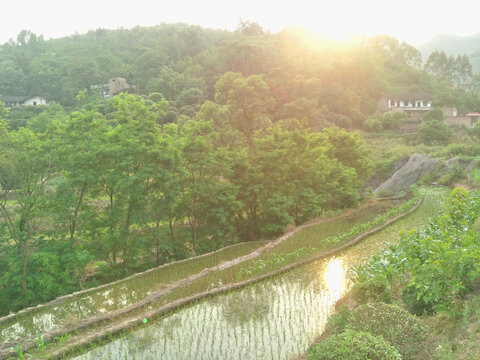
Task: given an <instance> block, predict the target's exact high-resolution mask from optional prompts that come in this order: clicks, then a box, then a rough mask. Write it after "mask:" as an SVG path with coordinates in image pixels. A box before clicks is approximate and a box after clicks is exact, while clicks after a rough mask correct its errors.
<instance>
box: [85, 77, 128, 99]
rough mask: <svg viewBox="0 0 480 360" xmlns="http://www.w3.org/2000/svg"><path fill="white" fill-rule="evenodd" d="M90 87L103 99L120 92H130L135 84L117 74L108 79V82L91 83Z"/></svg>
mask: <svg viewBox="0 0 480 360" xmlns="http://www.w3.org/2000/svg"><path fill="white" fill-rule="evenodd" d="M90 88H91V89H92V90H95V91H97V92H98V93H99V94H100V96H101V97H103V98H104V99H108V98H111V97H112V96H115V95H117V94H119V93H121V92H126V93H132V92H134V91H135V89H136V86H135V85H130V84H129V83H128V82H127V80H126V79H125V78H122V77H118V76H117V77H114V78H110V79H108V84H102V85H92V86H90Z"/></svg>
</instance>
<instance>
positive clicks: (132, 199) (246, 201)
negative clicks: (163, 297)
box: [0, 73, 367, 314]
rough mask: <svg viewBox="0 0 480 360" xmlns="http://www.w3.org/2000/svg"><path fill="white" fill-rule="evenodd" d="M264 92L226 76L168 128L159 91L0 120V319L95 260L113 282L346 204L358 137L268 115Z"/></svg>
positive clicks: (73, 280) (355, 177)
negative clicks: (19, 121)
mask: <svg viewBox="0 0 480 360" xmlns="http://www.w3.org/2000/svg"><path fill="white" fill-rule="evenodd" d="M268 93H269V92H268V86H267V85H266V83H265V82H264V81H263V80H262V77H260V76H256V75H254V76H250V77H248V78H245V77H243V76H242V75H240V74H236V73H226V74H225V75H224V76H223V77H222V78H221V79H220V80H219V81H218V82H217V84H216V94H215V99H216V101H215V102H206V103H205V104H203V105H202V107H201V108H200V110H199V111H198V113H197V114H196V115H195V116H194V117H192V118H189V119H187V120H185V121H184V122H179V123H177V124H159V119H161V118H162V116H164V115H165V113H166V109H167V108H168V103H167V101H166V100H164V99H161V100H159V101H152V100H144V99H143V98H141V97H138V96H136V95H128V94H122V95H119V96H117V97H115V98H113V99H111V100H108V101H106V102H104V103H102V104H101V106H95V105H92V104H90V103H88V102H87V103H86V104H85V105H84V107H83V108H82V109H81V110H79V111H75V112H73V113H71V114H67V113H66V112H65V111H64V110H63V109H62V107H61V106H60V105H58V104H57V105H52V106H50V107H48V108H47V109H46V110H45V111H44V112H42V113H41V114H40V115H36V116H33V117H32V118H31V119H30V120H29V121H28V122H27V123H26V124H25V126H21V127H19V128H18V129H12V128H10V127H9V123H8V121H7V120H5V119H4V120H2V121H1V122H0V124H1V125H0V185H1V189H2V191H1V192H0V215H1V216H0V268H1V269H2V271H1V274H0V288H1V291H0V314H6V313H8V312H10V311H15V310H18V309H19V308H21V307H24V306H27V305H33V304H37V303H40V302H44V301H47V300H50V299H52V298H54V297H56V296H58V295H61V294H64V293H68V292H71V291H74V290H77V289H79V288H82V287H83V286H85V284H84V281H85V280H86V279H87V278H88V276H87V274H86V273H87V272H88V271H89V266H92V261H93V260H95V261H99V262H100V263H99V264H101V265H100V266H99V267H98V269H96V272H97V277H98V278H99V279H100V280H102V281H105V280H110V279H113V278H117V277H118V276H122V275H125V274H128V273H131V272H134V271H138V270H140V269H144V268H146V267H149V266H154V265H159V264H162V263H165V262H168V261H172V260H175V259H182V258H185V257H187V256H191V255H194V254H200V253H204V252H207V251H211V250H214V249H218V248H220V247H222V246H224V245H227V244H231V243H234V242H238V241H249V240H257V239H260V238H270V237H273V236H276V235H278V234H281V233H282V232H283V231H284V230H285V228H286V226H287V225H289V224H300V223H302V222H304V221H306V220H307V219H309V218H312V217H315V216H317V215H319V214H321V213H323V212H325V211H328V210H331V209H339V208H345V207H348V206H352V205H353V204H355V203H356V202H357V200H358V189H359V187H360V186H361V184H362V180H363V179H364V178H365V175H366V165H367V164H366V158H365V152H364V149H363V146H362V139H361V137H360V136H359V135H358V134H356V133H348V132H346V131H345V130H341V129H339V128H328V129H324V130H323V131H322V132H316V131H313V130H312V129H311V127H309V125H308V123H307V122H305V121H300V120H297V119H292V118H286V119H282V120H279V121H276V122H272V121H271V120H270V119H269V118H268V117H267V113H268V109H269V106H271V104H272V100H271V99H270V98H269V97H268ZM2 112H3V117H4V118H5V117H7V116H8V115H7V114H6V110H5V109H3V110H2ZM0 117H1V116H0ZM87 264H89V266H87ZM99 264H97V265H99Z"/></svg>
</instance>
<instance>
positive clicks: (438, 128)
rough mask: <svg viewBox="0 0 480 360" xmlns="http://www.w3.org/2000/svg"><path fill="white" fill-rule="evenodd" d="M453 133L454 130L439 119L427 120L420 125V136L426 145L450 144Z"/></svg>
mask: <svg viewBox="0 0 480 360" xmlns="http://www.w3.org/2000/svg"><path fill="white" fill-rule="evenodd" d="M453 135H454V134H453V131H452V130H451V129H450V128H449V127H448V126H447V125H445V123H443V122H442V121H439V120H429V121H425V122H422V123H421V124H420V125H419V126H418V136H419V137H420V139H422V141H423V142H424V143H425V144H426V145H437V144H438V145H444V144H448V143H449V142H450V141H451V140H452V138H453Z"/></svg>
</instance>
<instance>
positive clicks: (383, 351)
mask: <svg viewBox="0 0 480 360" xmlns="http://www.w3.org/2000/svg"><path fill="white" fill-rule="evenodd" d="M401 358H402V357H401V356H400V354H399V353H398V351H397V350H395V348H393V347H392V346H391V345H389V344H388V343H387V342H386V341H385V340H384V339H383V338H382V337H381V336H373V335H372V334H370V333H368V332H357V331H353V330H346V331H345V332H343V333H341V334H338V335H333V336H331V337H330V338H328V339H327V340H325V341H323V342H321V343H319V344H318V345H316V346H314V347H313V348H311V349H310V351H309V355H308V360H328V359H331V360H365V359H371V360H399V359H401Z"/></svg>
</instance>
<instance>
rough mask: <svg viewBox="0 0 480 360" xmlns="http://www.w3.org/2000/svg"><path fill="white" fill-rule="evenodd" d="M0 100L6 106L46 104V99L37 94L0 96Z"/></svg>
mask: <svg viewBox="0 0 480 360" xmlns="http://www.w3.org/2000/svg"><path fill="white" fill-rule="evenodd" d="M0 101H1V102H3V103H4V104H5V106H6V107H17V106H37V105H48V102H47V100H46V99H45V98H43V97H41V96H38V95H35V96H2V97H0Z"/></svg>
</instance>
